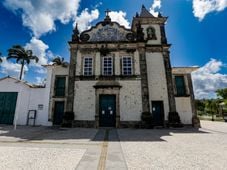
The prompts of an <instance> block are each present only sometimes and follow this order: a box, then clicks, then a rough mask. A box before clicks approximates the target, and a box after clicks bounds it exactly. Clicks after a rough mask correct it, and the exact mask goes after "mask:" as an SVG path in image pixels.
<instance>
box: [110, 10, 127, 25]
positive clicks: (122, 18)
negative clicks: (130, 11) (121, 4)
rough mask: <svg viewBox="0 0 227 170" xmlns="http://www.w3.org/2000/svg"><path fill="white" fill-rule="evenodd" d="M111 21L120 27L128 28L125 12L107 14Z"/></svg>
mask: <svg viewBox="0 0 227 170" xmlns="http://www.w3.org/2000/svg"><path fill="white" fill-rule="evenodd" d="M109 16H110V18H111V21H115V22H118V23H119V24H120V25H123V26H125V27H126V28H130V22H129V21H128V20H127V19H126V12H123V11H111V12H110V13H109Z"/></svg>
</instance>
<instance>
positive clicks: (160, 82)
mask: <svg viewBox="0 0 227 170" xmlns="http://www.w3.org/2000/svg"><path fill="white" fill-rule="evenodd" d="M146 60H147V74H148V85H149V99H150V105H151V101H163V103H164V112H165V120H167V119H168V112H169V102H168V92H167V82H166V74H165V66H164V61H163V56H162V54H161V53H146ZM151 108H152V107H150V109H151ZM151 111H152V110H151Z"/></svg>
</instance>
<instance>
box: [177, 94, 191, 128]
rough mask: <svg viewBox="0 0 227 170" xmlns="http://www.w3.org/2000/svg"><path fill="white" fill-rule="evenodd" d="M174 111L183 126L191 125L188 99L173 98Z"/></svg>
mask: <svg viewBox="0 0 227 170" xmlns="http://www.w3.org/2000/svg"><path fill="white" fill-rule="evenodd" d="M175 100H176V109H177V112H178V113H179V116H180V118H181V122H182V123H183V124H192V107H191V99H190V97H175Z"/></svg>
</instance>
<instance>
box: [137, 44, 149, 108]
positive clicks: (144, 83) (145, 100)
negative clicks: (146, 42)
mask: <svg viewBox="0 0 227 170" xmlns="http://www.w3.org/2000/svg"><path fill="white" fill-rule="evenodd" d="M139 58H140V74H141V94H142V111H143V112H150V103H149V101H150V100H149V86H148V79H147V62H146V54H145V49H144V48H140V49H139Z"/></svg>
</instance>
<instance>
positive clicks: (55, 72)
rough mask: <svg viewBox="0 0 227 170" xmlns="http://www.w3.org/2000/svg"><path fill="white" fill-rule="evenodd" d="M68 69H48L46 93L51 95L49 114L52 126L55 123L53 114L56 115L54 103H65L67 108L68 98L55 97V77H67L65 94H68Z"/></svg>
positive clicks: (53, 67) (58, 67)
mask: <svg viewBox="0 0 227 170" xmlns="http://www.w3.org/2000/svg"><path fill="white" fill-rule="evenodd" d="M68 74H69V73H68V67H62V66H57V65H56V66H49V67H47V85H46V87H47V89H49V91H47V92H46V93H48V94H50V95H49V114H48V120H49V122H50V123H51V124H52V121H53V114H54V103H55V101H64V102H65V106H66V98H65V97H60V98H56V97H54V86H55V77H56V76H66V86H65V87H66V88H65V94H67V91H68V78H67V77H68Z"/></svg>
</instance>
